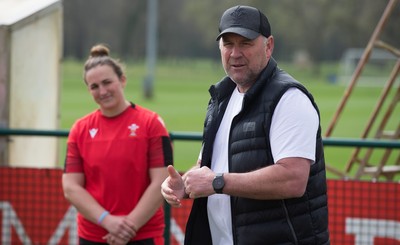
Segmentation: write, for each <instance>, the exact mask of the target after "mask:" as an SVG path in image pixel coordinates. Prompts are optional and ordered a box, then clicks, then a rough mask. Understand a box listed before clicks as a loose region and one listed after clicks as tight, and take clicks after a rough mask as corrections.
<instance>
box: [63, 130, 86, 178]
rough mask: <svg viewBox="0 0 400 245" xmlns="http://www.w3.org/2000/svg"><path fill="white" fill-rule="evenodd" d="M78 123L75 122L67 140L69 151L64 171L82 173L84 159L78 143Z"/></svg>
mask: <svg viewBox="0 0 400 245" xmlns="http://www.w3.org/2000/svg"><path fill="white" fill-rule="evenodd" d="M77 128H78V125H77V124H76V123H75V124H74V125H73V126H72V128H71V130H70V133H69V136H68V140H67V152H66V156H65V163H64V172H66V173H82V172H83V159H82V157H81V154H80V151H79V148H78V144H77V138H76V137H77V131H78V129H77Z"/></svg>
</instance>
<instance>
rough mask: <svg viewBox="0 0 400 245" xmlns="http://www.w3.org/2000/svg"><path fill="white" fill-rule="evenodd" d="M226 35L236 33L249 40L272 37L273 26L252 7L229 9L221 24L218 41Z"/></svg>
mask: <svg viewBox="0 0 400 245" xmlns="http://www.w3.org/2000/svg"><path fill="white" fill-rule="evenodd" d="M225 33H236V34H239V35H241V36H243V37H245V38H248V39H255V38H257V37H258V36H259V35H263V36H265V37H269V36H271V26H270V25H269V22H268V19H267V17H266V16H265V15H264V14H263V13H261V11H260V10H258V9H256V8H254V7H250V6H240V5H238V6H234V7H231V8H229V9H227V10H226V11H225V12H224V14H223V15H222V17H221V21H220V22H219V35H218V36H217V41H218V40H219V39H220V38H221V36H222V35H224V34H225Z"/></svg>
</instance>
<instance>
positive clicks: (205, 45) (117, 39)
mask: <svg viewBox="0 0 400 245" xmlns="http://www.w3.org/2000/svg"><path fill="white" fill-rule="evenodd" d="M387 3H388V1H387V0H379V1H376V0H351V1H348V0H335V1H332V0H302V1H297V0H243V1H240V4H243V5H251V6H254V7H257V8H259V9H260V10H261V11H263V12H264V13H265V14H266V15H267V17H268V19H269V21H270V23H271V27H272V28H271V29H272V34H273V36H274V37H275V50H274V56H275V57H278V58H279V59H281V60H291V59H293V57H294V55H295V54H298V53H303V54H306V55H307V56H308V57H310V60H311V61H313V62H320V61H325V60H337V59H339V58H340V57H341V55H342V54H343V52H344V51H345V50H346V49H347V48H353V47H357V48H365V47H366V45H367V42H368V40H369V38H370V37H371V35H372V33H373V31H374V29H375V27H376V25H377V24H378V21H379V19H380V18H381V16H382V14H383V11H384V9H385V7H386V5H387ZM63 4H64V56H65V57H69V58H75V59H85V58H86V57H87V55H88V52H89V49H90V47H91V46H92V45H94V44H96V43H106V44H108V45H109V46H110V47H111V51H112V52H113V54H114V55H118V56H119V57H122V58H123V59H125V60H130V59H132V60H140V59H144V58H145V50H146V24H147V23H146V22H147V16H146V15H147V11H146V9H147V0H114V1H109V0H85V1H81V0H65V1H64V2H63ZM237 4H238V1H232V0H218V1H215V0H201V1H198V0H158V16H157V23H158V32H157V36H158V41H157V43H158V48H157V49H158V57H160V58H192V57H207V58H214V59H218V58H219V52H218V46H217V42H216V41H215V37H216V36H217V34H218V23H219V18H220V16H221V15H222V13H223V11H224V10H225V9H227V8H229V7H231V6H234V5H237ZM398 5H400V4H398ZM399 23H400V6H397V7H396V8H395V9H394V11H393V12H392V14H391V17H390V19H389V21H388V22H387V25H386V27H385V30H384V32H382V34H381V39H383V40H384V41H385V42H387V43H389V44H392V45H393V46H396V45H398V44H399V43H400V41H399V40H400V28H399Z"/></svg>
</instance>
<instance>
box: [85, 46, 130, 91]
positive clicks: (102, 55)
mask: <svg viewBox="0 0 400 245" xmlns="http://www.w3.org/2000/svg"><path fill="white" fill-rule="evenodd" d="M99 65H108V66H110V67H111V68H113V70H114V72H115V74H117V76H118V77H119V78H121V77H122V76H123V75H124V69H123V65H122V64H121V63H120V62H119V61H118V60H115V59H113V58H111V57H110V49H109V48H108V47H107V46H106V45H105V44H97V45H94V46H93V47H92V48H91V49H90V55H89V58H88V59H87V60H86V62H85V66H84V75H83V80H84V81H85V83H86V72H88V71H89V70H90V69H92V68H94V67H97V66H99Z"/></svg>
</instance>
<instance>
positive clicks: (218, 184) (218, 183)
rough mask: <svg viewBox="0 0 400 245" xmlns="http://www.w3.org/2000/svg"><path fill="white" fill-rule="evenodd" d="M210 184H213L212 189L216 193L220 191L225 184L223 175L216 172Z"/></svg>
mask: <svg viewBox="0 0 400 245" xmlns="http://www.w3.org/2000/svg"><path fill="white" fill-rule="evenodd" d="M212 185H213V188H214V191H215V192H216V193H222V189H223V188H224V186H225V181H224V177H223V175H222V174H221V175H220V174H217V176H216V177H215V178H214V180H213V183H212Z"/></svg>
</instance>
